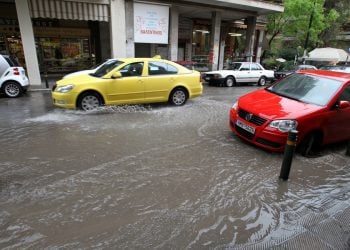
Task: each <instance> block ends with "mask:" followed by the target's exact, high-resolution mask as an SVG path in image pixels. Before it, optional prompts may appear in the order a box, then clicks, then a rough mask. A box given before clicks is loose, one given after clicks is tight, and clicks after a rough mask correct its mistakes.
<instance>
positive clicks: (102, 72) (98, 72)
mask: <svg viewBox="0 0 350 250" xmlns="http://www.w3.org/2000/svg"><path fill="white" fill-rule="evenodd" d="M123 63H124V62H122V61H119V60H111V61H108V62H106V63H105V64H103V65H102V66H101V67H99V68H98V69H97V70H96V71H95V72H94V73H91V74H90V75H91V76H95V77H102V76H104V75H105V74H107V73H108V72H110V71H111V70H113V69H114V68H115V67H117V66H119V65H121V64H123Z"/></svg>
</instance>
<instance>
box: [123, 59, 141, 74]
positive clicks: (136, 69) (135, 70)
mask: <svg viewBox="0 0 350 250" xmlns="http://www.w3.org/2000/svg"><path fill="white" fill-rule="evenodd" d="M142 70H143V62H137V63H130V64H128V65H125V66H124V67H123V68H121V69H120V70H119V72H120V73H121V74H122V76H123V77H128V76H141V75H142Z"/></svg>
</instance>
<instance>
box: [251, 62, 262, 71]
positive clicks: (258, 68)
mask: <svg viewBox="0 0 350 250" xmlns="http://www.w3.org/2000/svg"><path fill="white" fill-rule="evenodd" d="M251 67H252V68H251V69H252V70H261V67H260V66H259V65H258V64H255V63H253V64H252V65H251Z"/></svg>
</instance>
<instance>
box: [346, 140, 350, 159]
mask: <svg viewBox="0 0 350 250" xmlns="http://www.w3.org/2000/svg"><path fill="white" fill-rule="evenodd" d="M345 154H346V155H347V156H350V140H349V141H348V146H347V147H346V153H345Z"/></svg>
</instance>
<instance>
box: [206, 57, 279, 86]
mask: <svg viewBox="0 0 350 250" xmlns="http://www.w3.org/2000/svg"><path fill="white" fill-rule="evenodd" d="M274 78H275V76H274V71H272V70H266V69H264V67H263V66H261V65H260V64H259V63H250V62H233V63H230V64H229V67H228V69H224V70H217V71H209V72H206V73H205V74H204V80H205V81H206V82H208V83H209V85H217V86H226V87H232V86H234V85H238V84H242V83H258V85H260V86H264V85H265V84H266V82H267V81H272V80H273V79H274Z"/></svg>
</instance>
